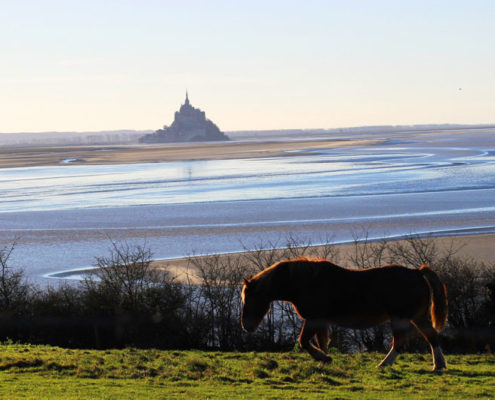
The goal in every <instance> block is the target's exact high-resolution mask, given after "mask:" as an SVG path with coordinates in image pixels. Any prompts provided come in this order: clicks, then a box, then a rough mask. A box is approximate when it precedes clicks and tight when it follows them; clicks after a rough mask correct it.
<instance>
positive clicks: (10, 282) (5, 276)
mask: <svg viewBox="0 0 495 400" xmlns="http://www.w3.org/2000/svg"><path fill="white" fill-rule="evenodd" d="M16 244H17V240H14V241H13V242H12V244H10V245H8V246H4V247H3V248H1V249H0V312H1V313H3V314H12V313H14V314H16V313H19V312H21V311H22V309H23V308H24V307H25V306H26V304H27V301H28V297H29V295H30V289H31V287H30V285H29V284H28V283H27V282H26V280H25V277H24V271H23V270H22V269H14V268H12V267H11V266H10V265H9V259H10V256H11V255H12V252H13V251H14V249H15V247H16Z"/></svg>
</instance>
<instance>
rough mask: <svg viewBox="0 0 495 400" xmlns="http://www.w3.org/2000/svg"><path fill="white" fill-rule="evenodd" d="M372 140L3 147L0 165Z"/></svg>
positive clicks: (218, 154) (230, 155) (229, 154)
mask: <svg viewBox="0 0 495 400" xmlns="http://www.w3.org/2000/svg"><path fill="white" fill-rule="evenodd" d="M383 141H384V140H383V139H377V140H370V139H358V140H345V139H342V140H331V139H329V140H294V141H256V142H234V141H233V142H215V143H212V142H210V143H187V144H153V145H144V144H143V145H127V146H60V147H29V148H3V149H0V168H14V167H35V166H50V165H66V164H70V165H85V164H86V165H102V164H141V163H161V162H173V161H193V160H213V159H215V160H225V159H241V158H260V157H279V156H284V155H292V156H293V155H294V153H293V152H294V151H300V150H302V151H304V150H309V149H313V150H317V149H328V148H336V147H344V146H356V145H361V146H370V145H373V144H378V143H381V142H383Z"/></svg>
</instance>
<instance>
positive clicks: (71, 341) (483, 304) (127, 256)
mask: <svg viewBox="0 0 495 400" xmlns="http://www.w3.org/2000/svg"><path fill="white" fill-rule="evenodd" d="M364 236H365V237H364V238H360V239H356V240H355V245H354V248H353V252H352V254H351V255H350V256H348V259H342V260H341V259H340V257H339V253H338V250H337V247H335V246H334V245H332V243H331V242H330V241H327V242H328V243H327V244H326V245H323V246H318V247H312V246H311V243H307V242H304V241H301V240H299V239H297V238H294V237H293V236H290V235H289V236H288V237H287V240H286V241H284V243H279V242H277V243H272V242H261V243H260V245H259V246H258V247H257V248H256V249H255V250H254V251H251V252H246V253H243V254H239V255H232V256H217V255H212V256H208V257H197V258H195V257H192V258H191V259H190V263H189V264H190V268H189V272H190V274H189V275H188V276H189V278H190V282H187V281H186V282H184V281H183V280H182V281H181V282H179V281H177V280H176V279H175V278H174V277H173V276H172V275H171V274H170V272H168V271H166V270H158V269H156V268H153V267H152V266H151V265H150V263H151V260H152V253H151V250H150V249H149V248H147V247H146V246H129V245H127V244H125V243H112V244H111V248H110V249H109V254H108V255H107V256H104V257H99V258H97V259H96V262H95V264H96V265H95V266H96V267H98V268H96V269H95V270H94V271H93V272H92V273H90V274H89V275H88V276H87V277H86V278H85V279H84V280H83V281H81V282H79V283H78V284H76V285H74V284H72V285H71V284H63V285H60V286H58V287H47V288H39V287H36V286H34V285H30V284H29V283H27V282H26V280H25V276H24V274H23V272H22V271H20V270H16V269H15V268H12V267H11V266H9V265H8V261H9V257H10V254H11V253H12V251H14V248H15V244H13V245H11V246H7V247H4V248H3V249H0V264H1V270H0V340H7V339H10V340H12V341H14V342H17V341H18V342H23V343H33V344H42V343H43V344H51V345H57V346H64V347H78V348H119V347H125V346H134V347H139V348H151V347H152V348H162V349H204V350H211V349H219V350H240V351H244V350H265V351H278V350H287V349H291V348H293V347H294V345H295V344H296V343H297V336H298V334H299V331H300V326H301V321H300V320H299V318H298V317H297V316H296V315H295V313H294V311H293V309H292V306H291V305H290V304H287V303H283V302H275V303H274V304H273V305H272V307H271V309H270V311H269V313H268V315H267V316H266V317H265V320H264V322H263V324H262V325H261V326H260V328H259V329H258V330H257V332H256V333H254V334H247V333H245V332H243V331H242V330H241V327H240V322H239V318H240V308H241V303H240V289H241V282H242V278H243V277H249V276H250V275H252V274H254V273H256V272H258V271H260V270H262V269H264V268H266V267H268V266H270V265H271V264H273V263H274V262H276V261H279V260H280V259H284V258H295V257H300V256H306V257H315V258H316V257H317V258H326V259H331V260H333V261H334V262H336V263H337V264H340V265H342V266H349V267H350V266H352V267H357V268H368V267H371V266H376V265H384V264H389V263H396V264H401V265H405V266H409V267H411V268H418V267H419V266H421V265H422V264H429V265H432V266H433V268H434V269H435V271H436V272H437V273H438V274H439V275H440V277H441V279H442V280H443V282H445V284H446V285H447V288H448V295H449V322H448V327H447V329H446V330H445V331H444V332H443V334H442V340H443V343H442V345H443V347H444V349H445V350H446V351H447V352H480V351H491V350H494V349H495V268H494V267H493V266H487V265H485V264H483V263H482V262H480V261H476V260H474V259H466V258H460V257H458V256H457V255H456V253H457V250H456V249H455V248H452V247H451V248H450V249H448V250H446V251H441V250H440V249H439V247H438V246H437V245H436V243H435V240H434V239H431V238H426V239H425V238H417V237H411V238H409V239H407V240H406V241H400V242H397V241H387V240H382V241H373V242H372V241H368V240H367V239H366V235H364ZM282 244H283V246H281V245H282ZM281 247H282V248H283V250H280V248H281ZM331 338H332V345H334V346H336V347H337V348H338V349H339V350H340V351H343V352H352V351H362V350H378V351H385V349H388V348H389V347H390V340H391V333H390V330H389V327H388V326H387V325H382V326H377V327H374V328H371V329H366V330H353V329H344V328H340V327H331ZM409 350H411V351H412V350H414V351H418V350H427V349H426V347H425V344H424V341H422V340H419V338H418V340H415V339H414V338H413V340H412V341H411V342H410V343H409Z"/></svg>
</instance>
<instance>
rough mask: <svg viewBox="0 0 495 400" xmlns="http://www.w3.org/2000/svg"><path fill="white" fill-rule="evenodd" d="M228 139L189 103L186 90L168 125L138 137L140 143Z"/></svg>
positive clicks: (202, 113)
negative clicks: (171, 121) (184, 98)
mask: <svg viewBox="0 0 495 400" xmlns="http://www.w3.org/2000/svg"><path fill="white" fill-rule="evenodd" d="M218 140H229V138H228V136H226V135H225V134H224V133H223V132H221V131H220V129H218V127H217V126H216V125H215V124H214V123H213V122H211V121H210V120H209V119H207V118H206V116H205V112H204V111H201V110H200V109H199V108H194V107H193V106H192V105H191V103H189V96H188V94H187V91H186V101H185V102H184V104H182V106H181V107H180V109H179V111H177V112H176V113H175V119H174V122H173V123H172V125H170V126H169V127H163V129H158V130H157V131H155V132H154V133H151V134H148V135H145V136H143V137H142V138H140V139H139V141H140V142H141V143H169V142H210V141H218Z"/></svg>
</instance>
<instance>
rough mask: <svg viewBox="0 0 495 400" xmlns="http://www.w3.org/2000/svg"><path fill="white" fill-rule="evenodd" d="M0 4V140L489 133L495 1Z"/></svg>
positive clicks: (494, 109) (73, 0) (75, 0)
mask: <svg viewBox="0 0 495 400" xmlns="http://www.w3.org/2000/svg"><path fill="white" fill-rule="evenodd" d="M0 6H1V12H0V51H1V63H0V132H18V131H47V130H78V131H83V130H105V129H157V128H159V127H161V126H162V125H163V124H170V123H171V122H172V120H173V113H174V112H175V111H176V110H177V109H178V107H179V106H180V104H181V103H182V102H183V100H184V94H185V89H186V88H188V90H189V94H190V99H191V103H192V104H193V105H194V106H197V107H200V108H201V109H203V110H204V111H206V115H207V117H209V118H210V119H212V120H213V121H214V122H216V123H217V124H218V125H219V127H220V128H221V129H222V130H242V129H282V128H333V127H344V126H358V125H377V124H380V125H381V124H420V123H495V23H494V21H495V2H493V1H462V2H461V1H424V2H423V1H377V0H375V1H342V0H341V1H311V0H306V1H303V0H300V1H270V0H265V1H254V0H250V1H242V2H241V1H158V0H127V1H125V0H120V1H117V0H114V1H109V0H80V1H79V0H65V1H62V0H59V1H55V0H53V1H48V0H31V1H24V0H16V1H14V0H12V1H9V0H5V1H3V0H0ZM460 88H462V90H459V89H460Z"/></svg>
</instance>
